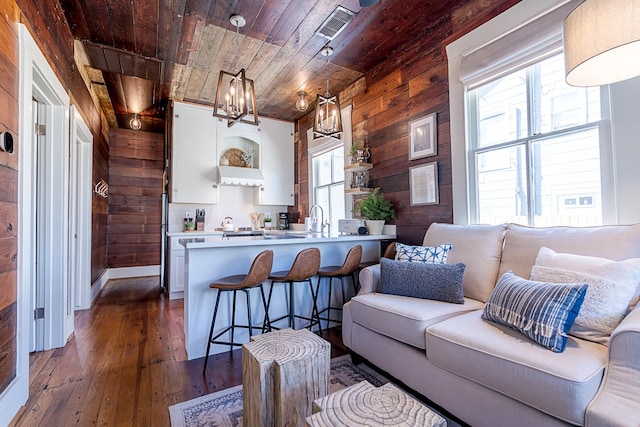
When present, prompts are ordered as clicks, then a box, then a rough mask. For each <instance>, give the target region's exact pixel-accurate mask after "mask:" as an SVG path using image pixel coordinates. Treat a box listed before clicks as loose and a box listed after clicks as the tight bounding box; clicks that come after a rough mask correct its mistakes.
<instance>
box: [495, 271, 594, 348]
mask: <svg viewBox="0 0 640 427" xmlns="http://www.w3.org/2000/svg"><path fill="white" fill-rule="evenodd" d="M587 287H588V286H587V285H586V284H581V283H575V284H567V283H563V284H559V283H545V282H536V281H533V280H526V279H523V278H521V277H518V276H516V275H515V274H513V272H512V271H508V272H507V273H505V274H504V275H503V276H502V277H501V278H500V280H499V281H498V283H497V284H496V287H495V289H494V290H493V292H492V293H491V296H490V297H489V300H488V301H487V304H486V305H485V307H484V311H483V313H482V317H483V318H484V319H486V320H489V321H491V322H494V323H498V324H500V325H505V326H508V327H510V328H513V329H515V330H517V331H519V332H521V333H522V334H523V335H525V336H526V337H528V338H530V339H532V340H533V341H535V342H537V343H538V344H540V345H542V346H544V347H546V348H548V349H549V350H551V351H553V352H555V353H562V352H563V351H564V349H565V347H566V345H567V333H568V332H569V329H570V328H571V325H573V322H574V321H575V319H576V316H577V315H578V312H579V311H580V306H581V305H582V301H584V297H585V294H586V291H587Z"/></svg>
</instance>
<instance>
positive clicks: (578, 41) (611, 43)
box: [564, 0, 640, 86]
mask: <svg viewBox="0 0 640 427" xmlns="http://www.w3.org/2000/svg"><path fill="white" fill-rule="evenodd" d="M564 55H565V70H566V77H567V83H568V84H570V85H572V86H600V85H604V84H609V83H615V82H619V81H622V80H626V79H629V78H632V77H636V76H639V75H640V1H638V0H586V1H585V2H584V3H582V4H581V5H580V6H578V7H577V8H576V9H575V10H574V11H573V12H571V13H570V14H569V16H567V19H566V20H565V22H564Z"/></svg>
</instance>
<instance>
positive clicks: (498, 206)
mask: <svg viewBox="0 0 640 427" xmlns="http://www.w3.org/2000/svg"><path fill="white" fill-rule="evenodd" d="M485 81H486V80H485ZM466 96H467V102H466V105H467V111H466V115H467V127H468V128H467V129H468V138H469V140H468V165H469V171H468V177H469V188H470V191H469V199H470V200H469V207H470V222H475V223H484V224H499V223H504V222H515V223H520V224H524V225H531V226H536V227H544V226H552V225H580V226H582V225H599V224H602V223H603V217H602V213H603V209H602V181H601V166H600V164H601V162H600V146H601V144H602V143H603V139H605V140H606V132H605V129H604V128H603V126H604V124H605V122H604V120H603V114H602V111H603V110H604V111H608V109H607V108H602V106H603V102H605V101H606V100H605V99H601V96H600V88H599V87H595V88H575V87H570V86H568V85H567V84H566V83H565V80H564V57H563V55H562V53H559V54H556V55H554V56H551V57H547V58H544V59H542V60H540V61H538V62H534V63H533V64H531V65H528V66H526V67H524V68H522V69H519V70H517V71H513V72H511V73H508V74H506V75H502V76H501V77H499V78H497V79H495V80H490V81H488V82H486V83H483V84H481V85H478V86H476V87H474V88H471V89H468V91H467V95H466Z"/></svg>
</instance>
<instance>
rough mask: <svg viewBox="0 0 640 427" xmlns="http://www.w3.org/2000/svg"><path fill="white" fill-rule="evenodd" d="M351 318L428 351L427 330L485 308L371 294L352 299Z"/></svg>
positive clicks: (469, 302)
mask: <svg viewBox="0 0 640 427" xmlns="http://www.w3.org/2000/svg"><path fill="white" fill-rule="evenodd" d="M350 304H351V316H352V319H353V322H355V323H358V324H360V325H362V326H364V327H366V328H368V329H371V330H372V331H375V332H377V333H379V334H382V335H386V336H388V337H390V338H393V339H395V340H398V341H400V342H403V343H405V344H409V345H411V346H414V347H417V348H421V349H424V348H425V343H424V330H425V328H426V327H427V326H429V325H431V324H433V323H436V322H439V321H441V320H443V319H447V318H449V317H451V316H455V315H458V314H460V313H466V312H468V311H472V310H479V309H481V308H482V305H483V304H482V303H481V302H480V301H475V300H472V299H468V298H467V299H465V301H464V304H449V303H446V302H441V301H434V300H425V299H417V298H408V297H402V296H397V295H386V294H381V293H369V294H364V295H357V296H355V297H353V298H352V299H351V302H350Z"/></svg>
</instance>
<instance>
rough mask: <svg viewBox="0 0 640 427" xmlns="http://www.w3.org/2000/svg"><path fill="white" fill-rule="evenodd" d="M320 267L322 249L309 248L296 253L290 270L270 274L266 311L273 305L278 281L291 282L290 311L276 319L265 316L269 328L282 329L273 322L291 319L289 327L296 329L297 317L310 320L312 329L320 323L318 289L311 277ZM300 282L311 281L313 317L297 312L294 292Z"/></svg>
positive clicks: (309, 326)
mask: <svg viewBox="0 0 640 427" xmlns="http://www.w3.org/2000/svg"><path fill="white" fill-rule="evenodd" d="M319 268H320V249H318V248H308V249H304V250H302V251H300V252H299V253H298V255H296V258H295V260H294V261H293V264H292V265H291V268H290V269H289V270H285V271H278V272H272V273H271V274H270V275H269V279H270V280H271V289H269V299H268V300H267V310H266V312H265V313H268V312H269V307H270V306H271V295H272V294H273V287H274V284H276V283H288V284H289V312H288V313H287V314H286V315H284V316H281V317H278V318H276V319H271V320H269V319H268V318H267V316H265V324H268V328H269V330H271V329H280V328H277V327H275V326H273V323H275V322H278V321H280V320H282V319H287V318H288V319H289V327H290V328H291V329H295V319H296V318H298V319H304V320H307V321H308V322H309V325H307V327H308V328H309V329H311V328H312V327H313V325H314V324H318V325H319V324H320V320H318V319H317V317H318V307H317V306H316V304H315V301H316V300H315V298H314V295H315V294H316V293H317V289H316V290H315V291H314V289H313V283H312V282H311V278H312V277H313V276H315V275H316V274H317V273H318V269H319ZM298 282H300V283H301V282H307V283H309V289H310V290H311V296H312V298H313V303H314V304H313V309H312V311H311V317H306V316H302V315H298V314H296V313H295V293H294V286H293V284H294V283H298ZM284 289H285V293H286V292H287V288H286V287H285V288H284Z"/></svg>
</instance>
